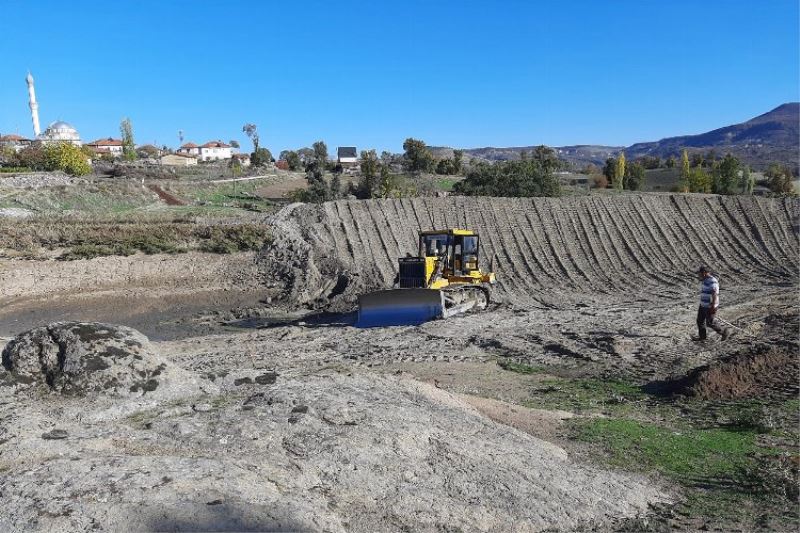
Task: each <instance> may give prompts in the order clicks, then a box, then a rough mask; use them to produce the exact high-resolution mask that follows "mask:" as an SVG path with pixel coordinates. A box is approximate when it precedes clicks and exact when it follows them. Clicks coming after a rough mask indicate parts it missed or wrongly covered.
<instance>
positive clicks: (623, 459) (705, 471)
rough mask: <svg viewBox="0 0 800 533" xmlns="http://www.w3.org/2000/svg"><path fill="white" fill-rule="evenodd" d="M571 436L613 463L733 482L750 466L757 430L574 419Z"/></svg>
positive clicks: (682, 478)
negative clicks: (594, 446)
mask: <svg viewBox="0 0 800 533" xmlns="http://www.w3.org/2000/svg"><path fill="white" fill-rule="evenodd" d="M576 437H577V438H578V439H579V440H582V441H585V442H592V443H597V444H600V445H601V446H602V447H603V449H604V450H605V451H606V452H607V454H608V461H609V463H611V464H613V465H615V466H622V467H627V468H630V467H631V465H637V467H638V468H641V469H642V470H643V471H645V472H649V471H652V470H656V471H659V472H661V473H663V474H666V475H668V476H671V477H673V478H675V479H677V480H679V481H686V480H687V479H689V480H692V481H696V482H700V481H702V480H708V479H717V480H720V479H726V480H730V481H735V480H737V479H738V478H739V477H740V476H742V475H743V474H746V472H747V470H748V467H752V466H753V465H752V464H751V463H752V462H753V460H752V457H751V456H752V454H753V452H754V451H755V450H756V434H755V433H751V432H740V431H731V430H727V429H680V430H673V429H670V428H665V427H661V426H658V425H655V424H652V423H646V422H639V421H635V420H624V419H604V418H590V419H582V420H580V422H578V423H576ZM740 481H743V480H740Z"/></svg>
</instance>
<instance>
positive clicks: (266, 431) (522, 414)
mask: <svg viewBox="0 0 800 533" xmlns="http://www.w3.org/2000/svg"><path fill="white" fill-rule="evenodd" d="M798 207H800V204H798V202H797V200H783V199H763V198H743V197H730V198H723V197H717V196H711V195H709V196H702V195H630V196H617V197H606V196H589V197H581V198H561V199H490V198H426V199H402V200H382V201H378V200H370V201H338V202H332V203H326V204H322V205H306V204H293V205H290V206H288V207H286V208H284V209H283V210H282V211H280V212H279V213H278V214H276V215H274V216H272V217H271V218H270V224H271V226H272V229H273V242H272V243H271V244H270V245H269V246H268V247H266V248H265V249H264V250H262V251H261V252H259V253H257V254H252V253H250V254H234V255H230V256H216V255H210V254H184V255H180V256H169V257H167V256H143V255H138V256H132V257H125V258H118V257H115V258H95V259H91V260H79V261H72V262H57V261H36V262H34V261H22V260H14V261H10V260H9V261H3V262H2V263H0V298H2V301H3V303H4V305H3V308H2V309H0V335H2V336H4V338H3V339H2V340H0V345H2V344H3V343H4V344H5V349H4V351H3V367H2V368H0V420H2V424H1V425H0V494H2V500H3V504H4V505H3V512H2V513H0V529H2V530H4V531H16V530H47V531H78V530H93V529H99V530H166V531H185V530H254V531H273V530H309V531H400V530H414V531H416V530H421V531H574V530H594V531H598V530H599V531H605V530H614V529H624V528H626V527H627V528H629V529H631V528H633V529H636V528H637V527H644V526H645V525H648V526H652V527H654V528H656V529H658V527H667V528H669V527H679V528H686V529H692V528H697V527H701V526H703V527H708V523H703V524H700V523H696V522H686V521H683V522H681V521H680V520H677V521H676V520H672V521H669V520H666V519H663V520H661V519H659V516H661V517H662V518H663V513H662V514H661V515H659V513H658V512H656V510H658V509H664V508H669V507H670V506H673V505H675V504H676V502H677V501H680V500H681V498H682V494H681V489H680V487H679V486H678V485H676V484H675V483H674V482H672V481H671V480H669V479H666V478H665V477H664V476H661V475H659V474H658V473H655V472H654V473H652V475H651V473H648V472H642V471H635V469H633V471H631V470H630V469H620V468H615V467H611V466H609V465H608V464H606V463H603V462H599V461H596V460H594V459H593V458H592V457H591V455H590V454H588V452H587V450H586V448H585V447H582V446H579V445H576V444H575V443H574V442H572V441H571V440H570V438H569V432H568V431H567V430H566V428H567V427H568V424H569V423H570V421H572V420H574V419H576V418H578V417H585V416H587V415H586V414H584V413H581V412H579V411H580V410H579V409H573V408H570V404H569V403H568V404H565V405H553V404H551V403H542V404H540V405H539V404H536V403H535V402H532V401H531V398H532V391H539V392H541V391H542V390H544V391H547V390H549V389H547V387H550V388H551V389H553V390H555V389H557V386H556V387H554V386H553V385H552V381H550V382H548V381H547V380H546V379H544V378H547V377H551V378H552V377H554V376H555V377H557V378H558V379H575V380H589V379H591V380H600V381H604V380H605V381H619V380H625V381H626V382H627V383H631V384H633V385H635V386H637V387H639V386H641V387H644V388H645V389H647V390H652V391H655V392H657V393H658V394H666V393H669V394H681V395H685V396H687V397H697V398H705V399H715V400H718V399H726V398H738V397H746V398H752V397H759V398H772V397H774V398H778V399H779V400H780V401H785V400H786V399H792V398H796V397H797V378H798V375H797V372H798V369H797V360H798V359H797V356H798V344H797V326H798V322H797V316H798V302H797V289H798V273H799V272H800V270H798V261H797V258H798V253H799V252H800V241H799V240H798ZM434 227H436V228H440V227H467V228H470V229H474V230H477V231H478V232H479V233H480V235H481V238H482V250H483V263H484V264H483V266H484V267H488V265H489V264H490V263H491V264H492V265H493V267H494V270H495V272H496V273H497V277H498V284H497V286H496V289H495V290H494V292H493V302H492V303H491V305H490V306H489V308H488V309H487V310H486V311H484V312H481V313H475V314H466V315H462V316H457V317H454V318H452V319H448V320H446V321H433V322H428V323H425V324H422V325H420V326H413V327H412V326H408V327H390V328H375V329H359V328H356V327H354V326H353V319H354V315H353V307H354V303H355V299H356V297H357V295H358V294H360V293H362V292H365V291H369V290H373V289H378V288H383V287H388V286H390V285H391V283H392V280H393V278H394V275H395V272H396V270H395V269H396V266H395V264H396V258H397V257H399V256H402V255H405V253H406V252H414V251H415V250H416V234H417V231H418V230H420V229H431V228H434ZM700 263H707V264H710V265H711V266H712V267H713V268H714V270H715V272H717V273H718V276H719V279H720V284H721V288H722V289H721V290H722V296H721V301H722V310H721V311H720V317H721V318H723V319H724V320H725V321H726V322H727V323H729V324H731V325H732V326H735V327H731V330H732V332H733V335H732V336H731V338H730V339H728V340H726V341H724V342H722V341H721V340H720V339H719V338H717V337H714V336H713V335H714V334H713V333H712V334H711V335H712V338H711V340H710V341H709V342H707V343H705V344H696V343H693V342H692V341H691V340H690V338H689V337H690V335H691V334H692V333H694V318H695V313H696V305H697V303H696V302H697V290H698V287H697V281H696V279H695V277H694V274H693V271H694V270H695V269H696V268H697V266H698V265H699V264H700ZM125 326H128V327H125ZM131 328H133V329H131ZM137 330H138V331H137ZM140 332H141V333H140ZM515 368H516V369H525V372H514V371H509V369H515ZM534 369H538V370H537V372H539V373H540V374H539V375H537V374H535V373H533V371H534ZM543 376H544V378H543ZM548 383H550V385H548ZM665 391H666V392H665ZM573 407H574V405H573ZM646 408H647V407H646V405H643V406H642V407H641V409H646ZM634 409H636V407H634ZM590 416H593V417H594V416H597V417H603V416H605V415H603V414H602V413H593V414H591V415H590ZM792 445H793V446H794V449H795V453H796V446H797V443H793V444H792ZM653 517H655V518H653ZM659 520H660V521H659ZM789 523H790V524H791V522H789ZM654 524H655V525H654ZM782 524H784V525H785V524H786V522H782ZM738 526H739V527H745V528H746V527H747V526H746V525H745V526H742V524H741V523H740V524H738Z"/></svg>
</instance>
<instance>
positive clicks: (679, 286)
mask: <svg viewBox="0 0 800 533" xmlns="http://www.w3.org/2000/svg"><path fill="white" fill-rule="evenodd" d="M799 208H800V202H798V201H797V200H793V199H772V198H753V197H720V196H712V195H704V196H699V195H681V194H675V195H625V196H600V195H597V196H585V197H570V198H469V197H449V198H404V199H399V200H368V201H337V202H329V203H325V204H321V205H307V204H292V205H290V206H287V207H286V208H284V209H283V210H282V211H281V212H280V213H278V214H277V215H276V216H275V217H273V223H274V226H275V228H274V232H275V240H274V244H273V245H272V246H271V247H270V248H268V249H266V250H264V252H263V253H262V256H261V258H260V261H261V266H262V268H264V269H266V270H267V271H268V272H270V273H271V274H272V279H273V283H274V284H275V285H276V288H279V289H281V290H282V292H283V296H284V299H285V301H286V303H287V304H289V305H293V306H297V305H304V306H310V307H314V308H319V309H327V310H333V311H340V310H346V309H349V308H351V307H352V305H353V302H354V301H355V298H356V296H357V295H358V294H361V293H363V292H365V291H369V290H373V289H379V288H386V287H390V286H391V285H392V283H393V280H394V277H395V274H396V272H397V266H396V265H397V258H398V257H400V256H403V255H405V254H406V253H412V254H416V251H417V231H419V230H420V229H423V230H424V229H433V228H452V227H456V228H469V229H472V230H476V231H478V232H479V234H480V235H481V247H482V254H483V257H482V268H488V267H489V265H490V264H492V263H493V265H494V266H493V268H494V271H495V272H496V273H497V279H498V285H497V288H496V290H495V291H494V295H493V298H494V300H495V301H498V302H502V303H506V304H511V305H515V306H516V305H518V306H527V305H530V304H531V303H533V302H538V304H539V305H540V306H541V305H544V306H549V305H551V304H553V303H557V304H563V303H570V302H579V301H580V302H587V301H589V302H590V303H591V302H592V301H594V300H597V299H602V300H603V301H604V302H605V303H608V302H609V301H617V302H625V301H637V300H639V301H641V299H642V298H645V299H647V300H649V301H652V299H653V298H654V297H655V298H656V299H658V298H659V297H663V298H666V299H672V298H674V297H677V296H678V295H679V294H681V293H683V292H685V289H684V287H683V286H684V285H685V284H686V280H687V278H689V279H691V276H692V272H693V271H694V270H696V268H697V266H698V265H699V264H701V263H707V264H709V265H711V267H712V268H713V269H714V270H715V271H716V272H717V274H718V276H719V277H720V279H721V280H723V281H724V282H725V283H726V284H727V285H728V286H730V285H732V284H735V285H737V286H750V287H763V286H786V285H792V284H795V283H796V282H797V278H798V262H797V258H798V254H799V253H800V241H799V240H798V222H797V221H798V212H799V211H800V209H799Z"/></svg>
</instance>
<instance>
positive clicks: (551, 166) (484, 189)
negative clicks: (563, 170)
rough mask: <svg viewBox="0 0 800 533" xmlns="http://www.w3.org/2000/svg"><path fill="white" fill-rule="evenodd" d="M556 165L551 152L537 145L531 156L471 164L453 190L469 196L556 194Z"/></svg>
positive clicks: (558, 189) (558, 192)
mask: <svg viewBox="0 0 800 533" xmlns="http://www.w3.org/2000/svg"><path fill="white" fill-rule="evenodd" d="M558 168H560V162H559V160H558V158H557V157H556V156H555V153H554V152H553V151H552V150H551V149H549V148H546V147H544V146H540V147H539V148H537V150H536V153H535V155H534V157H533V158H532V159H523V160H518V161H505V162H499V163H495V164H487V163H479V164H477V165H474V166H473V167H472V168H471V169H470V170H469V172H467V175H466V178H465V179H464V180H463V181H460V182H459V183H457V184H455V186H454V187H453V191H454V192H456V193H460V194H466V195H469V196H558V195H559V194H560V193H561V187H560V185H559V182H558V178H557V177H556V176H555V170H557V169H558Z"/></svg>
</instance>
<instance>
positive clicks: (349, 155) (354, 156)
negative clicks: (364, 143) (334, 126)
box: [336, 146, 358, 167]
mask: <svg viewBox="0 0 800 533" xmlns="http://www.w3.org/2000/svg"><path fill="white" fill-rule="evenodd" d="M336 155H337V158H338V161H339V164H340V165H342V166H343V167H346V166H353V165H356V164H357V163H358V152H356V147H355V146H340V147H338V148H337V149H336Z"/></svg>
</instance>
